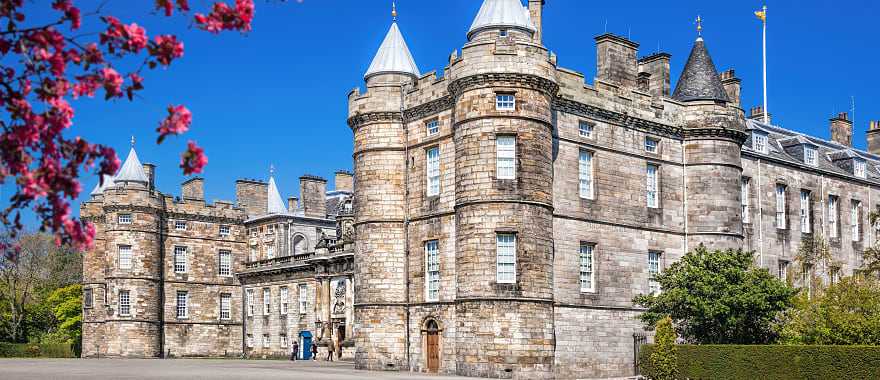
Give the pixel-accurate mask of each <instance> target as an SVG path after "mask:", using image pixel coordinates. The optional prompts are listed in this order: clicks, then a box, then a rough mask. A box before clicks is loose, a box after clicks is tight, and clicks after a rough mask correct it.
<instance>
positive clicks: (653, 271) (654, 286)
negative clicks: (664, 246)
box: [648, 251, 661, 294]
mask: <svg viewBox="0 0 880 380" xmlns="http://www.w3.org/2000/svg"><path fill="white" fill-rule="evenodd" d="M660 256H661V253H660V252H657V251H650V252H648V292H649V293H651V294H657V293H660V283H659V282H657V279H656V277H657V275H658V274H660Z"/></svg>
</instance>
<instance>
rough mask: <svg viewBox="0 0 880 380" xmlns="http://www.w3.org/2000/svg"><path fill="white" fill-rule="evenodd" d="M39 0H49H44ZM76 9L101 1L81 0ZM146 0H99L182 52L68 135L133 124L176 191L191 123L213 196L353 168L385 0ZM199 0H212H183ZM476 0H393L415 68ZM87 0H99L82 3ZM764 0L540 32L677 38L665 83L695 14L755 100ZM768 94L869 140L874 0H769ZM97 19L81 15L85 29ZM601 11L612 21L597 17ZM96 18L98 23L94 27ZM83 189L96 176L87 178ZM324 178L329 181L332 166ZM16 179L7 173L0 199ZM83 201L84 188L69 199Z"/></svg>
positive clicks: (572, 13) (549, 16) (873, 112)
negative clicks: (232, 21)
mask: <svg viewBox="0 0 880 380" xmlns="http://www.w3.org/2000/svg"><path fill="white" fill-rule="evenodd" d="M38 3H40V4H41V5H40V6H43V5H42V3H44V1H40V2H38ZM75 3H76V4H77V5H80V6H81V7H82V8H83V10H84V11H87V10H89V9H92V8H94V7H95V5H97V4H98V3H99V2H98V1H91V0H88V1H86V0H78V1H75ZM152 3H153V2H152V1H146V0H141V1H110V2H109V4H108V5H107V6H106V8H105V10H106V11H107V12H109V13H111V14H114V15H117V16H118V17H119V18H120V19H121V20H122V21H123V22H126V23H128V22H132V21H135V22H138V23H139V24H141V25H143V26H144V27H145V28H146V29H147V33H148V34H149V35H154V34H157V33H176V34H178V36H179V37H181V38H182V39H183V40H184V42H185V45H186V46H185V47H186V52H185V55H184V57H183V58H182V59H181V60H179V61H176V62H175V63H174V64H173V65H172V66H171V67H170V68H168V69H165V70H163V69H159V70H154V71H152V72H148V73H147V75H146V76H145V77H146V83H145V84H146V87H147V88H146V90H145V91H143V93H142V98H141V99H137V100H136V101H135V102H131V103H130V102H128V101H116V102H111V103H108V102H105V101H103V100H101V99H97V98H96V99H85V100H78V101H76V102H74V105H75V107H76V110H77V114H76V118H75V120H74V121H75V125H74V127H73V128H72V130H71V131H70V135H80V136H83V137H85V138H87V139H88V140H91V141H93V142H100V143H104V144H108V145H110V146H113V147H115V148H116V149H117V150H118V153H119V155H120V157H121V158H123V159H124V157H125V155H126V154H127V151H128V145H129V143H128V142H129V138H130V136H131V135H134V136H135V137H136V138H137V141H138V143H137V150H138V154H139V155H140V157H141V160H142V161H145V162H152V163H155V164H157V165H158V169H157V173H158V179H157V183H158V187H159V188H160V189H161V190H162V191H165V192H169V193H172V194H179V193H180V190H179V184H180V183H181V182H182V181H183V180H184V177H183V175H182V173H181V171H180V169H179V168H178V161H179V153H180V152H181V151H182V150H183V149H184V146H185V144H186V139H187V138H192V139H194V140H196V141H198V142H199V143H200V144H201V145H202V146H203V147H204V148H205V150H206V153H207V155H208V157H209V160H210V162H209V164H208V167H207V169H206V172H205V173H204V175H203V176H204V177H205V178H206V195H207V198H208V199H230V200H231V199H233V198H234V181H235V180H236V179H237V178H243V177H246V178H260V179H266V177H267V176H268V168H269V165H270V164H274V165H275V167H276V181H277V182H278V184H279V187H280V189H281V192H282V195H283V196H285V197H286V196H289V195H296V194H297V193H298V186H299V184H298V178H299V176H300V175H302V174H305V173H309V174H317V175H321V176H324V177H326V178H328V179H331V178H332V175H333V172H334V171H336V170H337V169H351V166H352V158H351V152H352V134H351V131H350V130H349V128H348V126H347V125H346V123H345V121H346V110H347V108H346V107H347V103H346V95H347V93H348V92H349V91H350V90H351V89H352V88H354V87H356V86H361V87H362V86H363V79H362V78H363V73H364V71H366V69H367V67H368V66H369V64H370V60H371V59H372V57H373V54H374V53H375V51H376V49H377V48H378V46H379V44H380V42H381V40H382V38H383V37H384V35H385V33H386V32H387V30H388V27H389V23H390V0H388V1H385V0H304V1H303V2H302V3H297V2H296V1H288V2H286V3H282V2H278V1H268V2H267V1H262V0H258V1H256V4H257V8H256V19H255V21H254V24H253V31H252V32H250V33H248V34H246V35H240V34H236V33H226V34H221V35H219V36H215V35H210V34H208V33H205V32H201V31H196V30H193V29H189V28H188V24H189V22H188V19H185V18H182V16H175V17H174V18H171V19H167V18H165V17H160V16H158V15H155V14H152V12H151V11H150V5H151V4H152ZM190 3H191V4H192V5H193V6H194V7H197V8H200V9H204V8H205V6H206V5H207V4H208V3H209V2H208V0H197V1H190ZM480 3H481V2H480V1H478V0H443V1H427V0H418V1H417V0H400V1H398V8H399V12H400V27H401V30H402V32H403V34H404V37H405V38H406V40H407V42H408V44H409V46H410V49H411V51H412V54H413V56H414V57H415V59H416V62H417V63H418V65H419V68H420V69H421V70H422V72H423V73H424V72H429V71H432V70H438V71H442V69H443V67H444V65H445V63H446V61H447V57H448V55H449V53H451V52H452V51H453V49H458V48H460V47H461V45H462V44H464V42H465V39H466V32H467V29H468V27H469V25H470V23H471V21H472V20H473V17H474V16H475V15H476V13H477V10H478V9H479V6H480ZM90 4H92V5H90ZM761 5H762V3H761V2H760V1H724V2H718V1H705V0H703V1H674V2H673V1H625V2H624V1H582V0H549V1H547V6H546V8H545V18H544V20H545V21H544V36H545V37H544V43H545V45H546V46H548V47H549V48H550V49H551V50H553V51H554V52H555V53H556V54H557V55H558V57H559V64H560V66H562V67H566V68H569V69H573V70H576V71H580V72H583V73H584V74H585V75H586V77H587V78H593V77H594V76H595V62H596V56H595V45H594V41H593V37H594V36H596V35H598V34H601V33H603V32H604V31H606V30H607V31H608V32H612V33H616V34H620V35H623V36H627V35H628V36H630V38H631V39H632V40H634V41H636V42H638V43H640V44H641V48H640V51H639V54H640V56H641V55H647V54H650V53H653V52H655V51H656V50H657V49H658V46H659V49H660V50H662V51H665V52H668V53H670V54H672V73H673V78H672V80H673V86H674V83H675V81H676V80H677V78H678V75H679V73H680V72H681V69H682V66H683V65H684V62H685V60H686V59H687V55H688V53H689V51H690V48H691V43H692V42H693V40H694V37H695V25H694V21H693V20H694V19H695V18H696V16H697V15H698V14H699V15H701V16H702V17H703V19H704V33H703V34H704V37H705V40H706V43H707V46H708V48H709V50H710V53H711V54H712V57H713V59H714V61H715V64H716V65H717V66H718V69H719V70H725V69H727V68H734V69H736V72H737V75H738V76H739V77H740V78H742V80H743V85H742V86H743V91H742V94H743V105H744V107H745V108H748V107H750V106H752V105H755V104H758V103H760V101H761V50H760V49H761V45H760V43H761V28H760V22H759V21H758V20H757V19H756V18H755V17H754V16H753V15H752V12H753V11H754V10H757V9H758V8H760V6H761ZM768 6H769V7H770V10H769V31H768V48H769V78H770V91H769V92H770V110H771V113H772V114H773V116H774V121H775V122H776V123H778V124H781V125H782V126H784V127H786V128H789V129H795V130H798V131H803V132H808V133H810V134H814V135H817V136H820V137H828V135H829V132H828V119H829V117H831V116H832V115H833V114H834V113H835V112H841V111H847V110H849V108H850V97H851V96H855V99H856V116H855V119H856V125H855V132H854V143H855V146H857V147H864V146H865V141H864V140H865V139H864V132H865V130H866V129H867V125H868V120H869V119H872V120H873V119H880V96H877V94H878V93H880V79H878V78H880V77H878V74H877V68H878V62H880V38H878V36H880V33H878V30H877V29H876V28H877V24H876V23H877V21H876V20H877V19H878V16H880V5H878V2H874V1H868V0H859V1H856V0H853V1H830V0H829V1H770V2H769V3H768ZM99 24H100V23H98V22H96V21H95V20H87V21H85V22H84V25H85V27H86V30H91V31H94V30H96V29H95V28H97V27H98V25H99ZM606 25H607V29H606ZM90 27H91V28H90ZM588 82H590V83H592V79H589V80H588ZM169 104H184V105H186V106H187V107H189V108H190V109H191V110H192V112H193V114H194V118H193V119H194V123H193V126H192V129H191V131H190V133H188V135H187V136H186V137H184V138H172V139H170V140H168V141H166V142H165V143H163V144H162V145H161V146H157V145H156V144H155V137H156V134H155V128H156V126H157V123H158V121H159V120H160V119H161V117H162V116H163V114H164V112H165V111H164V109H165V107H167V105H169ZM82 181H83V184H84V186H83V187H84V189H85V191H84V194H83V196H82V197H81V199H80V200H82V199H85V197H87V196H88V191H89V190H91V188H92V187H93V186H94V184H95V183H96V181H97V178H96V177H95V176H93V175H91V174H90V173H89V174H86V176H85V177H83V178H82ZM330 183H331V184H332V181H331V182H330ZM10 193H11V186H10V185H9V184H6V185H4V188H3V194H2V196H3V199H2V201H0V202H2V204H5V203H8V197H9V195H10ZM77 204H78V202H77Z"/></svg>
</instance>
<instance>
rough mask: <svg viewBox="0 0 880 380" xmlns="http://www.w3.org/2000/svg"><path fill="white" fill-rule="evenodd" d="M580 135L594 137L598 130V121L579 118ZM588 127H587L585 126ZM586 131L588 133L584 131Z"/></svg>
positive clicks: (586, 137)
mask: <svg viewBox="0 0 880 380" xmlns="http://www.w3.org/2000/svg"><path fill="white" fill-rule="evenodd" d="M577 125H578V136H580V137H581V138H585V139H593V138H594V137H593V133H594V132H595V131H596V123H594V122H592V121H588V120H584V119H578V124H577ZM584 127H586V128H584ZM584 132H586V133H584Z"/></svg>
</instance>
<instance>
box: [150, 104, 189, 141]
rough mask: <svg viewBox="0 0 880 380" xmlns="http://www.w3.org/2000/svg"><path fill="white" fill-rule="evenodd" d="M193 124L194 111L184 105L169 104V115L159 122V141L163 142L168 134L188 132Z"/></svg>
mask: <svg viewBox="0 0 880 380" xmlns="http://www.w3.org/2000/svg"><path fill="white" fill-rule="evenodd" d="M191 124H192V113H191V112H189V110H188V109H186V107H184V106H182V105H179V106H168V116H167V117H166V118H165V120H162V122H161V123H159V128H157V129H156V131H158V132H159V140H158V141H157V143H158V144H161V143H162V141H163V140H165V137H167V136H168V135H172V134H173V135H179V134H181V133H184V132H186V131H187V130H189V126H190V125H191Z"/></svg>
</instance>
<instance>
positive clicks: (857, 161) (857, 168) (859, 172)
mask: <svg viewBox="0 0 880 380" xmlns="http://www.w3.org/2000/svg"><path fill="white" fill-rule="evenodd" d="M853 174H854V175H855V176H856V177H859V178H865V177H866V176H867V175H868V172H867V169H866V165H865V160H863V159H861V158H854V159H853Z"/></svg>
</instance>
